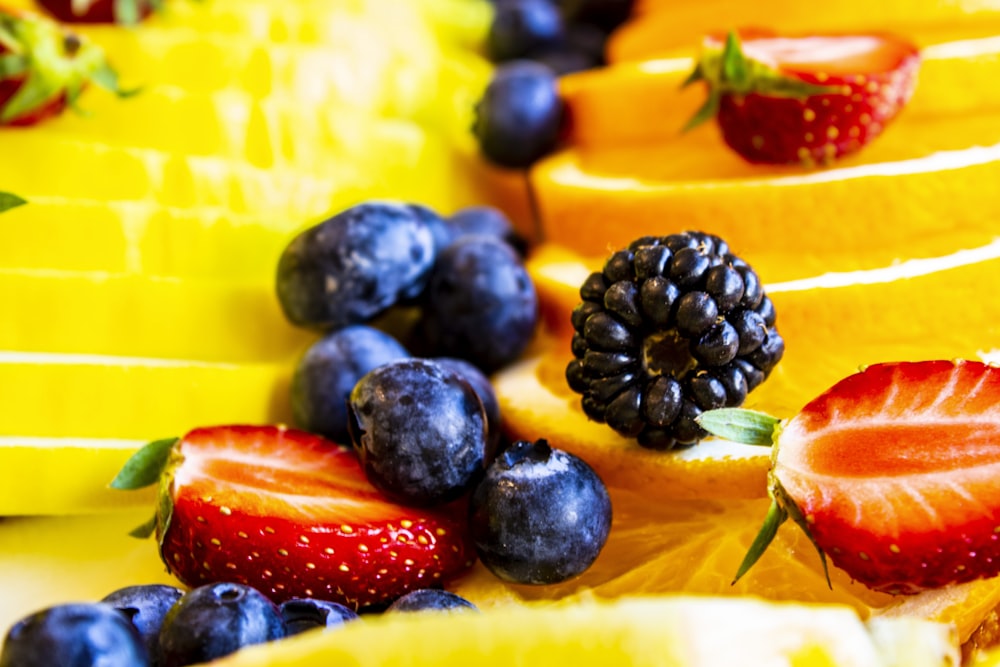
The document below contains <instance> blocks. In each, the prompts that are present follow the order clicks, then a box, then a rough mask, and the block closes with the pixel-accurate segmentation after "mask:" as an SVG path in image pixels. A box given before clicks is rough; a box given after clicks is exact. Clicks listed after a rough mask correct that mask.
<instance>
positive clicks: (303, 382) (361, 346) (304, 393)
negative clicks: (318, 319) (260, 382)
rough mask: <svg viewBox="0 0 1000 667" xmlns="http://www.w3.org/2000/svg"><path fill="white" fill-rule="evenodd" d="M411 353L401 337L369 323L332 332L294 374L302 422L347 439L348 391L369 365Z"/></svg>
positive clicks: (297, 410)
mask: <svg viewBox="0 0 1000 667" xmlns="http://www.w3.org/2000/svg"><path fill="white" fill-rule="evenodd" d="M408 356H409V354H408V353H407V351H406V348H404V347H403V346H402V345H400V344H399V343H398V342H397V341H396V339H395V338H393V337H392V336H390V335H389V334H387V333H384V332H382V331H380V330H378V329H374V328H372V327H369V326H366V325H364V324H355V325H351V326H348V327H344V328H343V329H339V330H337V331H333V332H331V333H328V334H327V335H326V336H324V337H323V338H321V339H319V340H318V341H316V342H315V343H313V345H312V346H311V347H310V348H309V349H308V350H306V353H305V354H304V355H303V356H302V359H300V360H299V363H298V365H297V366H296V368H295V374H294V375H293V376H292V391H291V395H292V413H293V415H294V417H295V422H296V424H297V425H298V426H299V427H300V428H303V429H305V430H307V431H311V432H313V433H318V434H320V435H323V436H326V437H327V438H330V439H331V440H333V441H334V442H339V443H342V444H348V443H350V436H349V434H348V432H347V397H348V396H350V394H351V389H353V388H354V385H355V384H357V382H358V380H360V379H361V377H362V376H363V375H364V374H365V373H367V372H368V371H370V370H372V369H374V368H376V367H378V366H381V365H382V364H385V363H388V362H390V361H395V360H396V359H403V358H405V357H408Z"/></svg>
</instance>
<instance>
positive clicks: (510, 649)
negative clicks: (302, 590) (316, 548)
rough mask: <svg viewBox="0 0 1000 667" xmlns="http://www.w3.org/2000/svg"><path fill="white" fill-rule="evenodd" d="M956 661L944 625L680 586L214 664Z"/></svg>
mask: <svg viewBox="0 0 1000 667" xmlns="http://www.w3.org/2000/svg"><path fill="white" fill-rule="evenodd" d="M387 637H391V638H392V639H391V641H387V640H386V638H387ZM957 661H958V654H957V652H956V650H955V648H954V646H953V645H952V644H951V642H950V641H949V635H948V629H947V628H946V627H945V626H941V625H935V624H927V623H919V622H914V621H903V622H886V621H881V622H878V623H874V624H865V623H863V622H861V621H860V620H859V619H858V618H857V617H856V616H855V615H854V614H852V613H851V612H850V610H847V609H844V608H840V607H833V606H829V607H821V606H805V605H776V604H767V603H764V602H760V601H757V600H749V599H748V600H718V599H712V598H685V597H678V598H666V599H661V598H633V599H628V600H622V601H620V602H616V603H613V604H606V603H599V602H590V603H586V604H580V605H575V606H573V607H558V606H557V607H543V608H537V609H536V608H530V609H510V610H504V611H494V612H489V613H486V614H475V613H466V614H435V613H425V614H400V615H397V616H384V617H382V618H378V619H372V620H370V621H368V620H366V621H365V622H363V623H357V624H354V625H348V626H345V627H344V628H343V629H342V630H338V631H337V632H335V633H333V632H331V633H328V634H322V633H315V634H311V635H305V636H302V637H300V638H298V639H292V640H288V641H285V642H283V643H278V644H271V645H262V646H258V647H253V648H248V649H246V650H244V651H242V652H240V653H237V654H235V655H233V656H231V657H230V658H227V659H224V660H222V661H220V662H219V665H220V667H223V666H227V667H252V666H256V665H261V666H263V665H269V666H271V667H278V666H280V665H303V664H320V663H328V664H352V665H427V664H436V665H460V664H476V665H495V666H497V667H500V666H504V667H505V666H507V665H548V664H573V665H580V666H584V665H586V666H591V665H593V666H595V667H596V666H604V665H630V666H633V667H698V666H700V665H705V666H708V665H737V664H738V665H747V666H748V667H758V666H761V667H762V666H764V665H779V664H780V665H786V664H787V665H801V666H803V667H806V666H816V667H820V666H828V665H853V666H856V667H876V666H887V665H898V666H900V667H901V666H902V665H908V666H910V667H922V666H923V665H927V666H930V665H956V664H957Z"/></svg>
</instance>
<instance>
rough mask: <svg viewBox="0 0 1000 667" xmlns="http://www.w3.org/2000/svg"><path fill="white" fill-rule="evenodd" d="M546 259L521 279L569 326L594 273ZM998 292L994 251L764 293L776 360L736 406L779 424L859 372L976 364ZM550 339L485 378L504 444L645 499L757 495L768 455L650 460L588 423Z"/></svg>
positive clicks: (737, 450) (714, 452) (990, 341)
mask: <svg viewBox="0 0 1000 667" xmlns="http://www.w3.org/2000/svg"><path fill="white" fill-rule="evenodd" d="M548 257H549V259H550V261H549V262H548V263H546V262H545V261H537V260H536V261H533V262H529V265H528V267H529V271H530V272H531V275H532V276H533V277H536V282H537V283H538V284H539V286H540V287H539V295H540V298H541V300H542V310H543V312H545V313H546V318H547V319H548V320H550V321H557V322H558V321H563V322H568V321H569V319H570V312H571V310H572V308H573V307H575V306H576V304H577V303H579V297H578V293H577V290H578V289H579V285H580V284H581V282H582V281H581V276H583V277H585V276H586V275H587V274H588V273H589V270H596V269H599V268H600V264H597V265H594V266H591V267H587V266H585V265H582V264H577V265H576V266H574V265H573V264H572V262H570V261H569V260H568V255H567V254H566V253H565V251H563V253H561V254H559V253H550V254H548ZM751 262H753V260H752V259H751ZM588 269H589V270H588ZM758 270H761V269H760V268H758ZM763 275H767V274H766V272H765V273H763ZM560 277H562V285H563V286H562V287H561V288H560V287H559V280H560ZM998 281H1000V241H994V242H993V243H991V244H990V245H987V246H982V247H980V248H976V249H973V250H966V251H959V252H956V253H954V254H951V255H947V256H943V257H938V258H932V259H919V260H918V259H915V260H910V261H907V262H903V263H900V264H895V265H892V266H888V267H884V268H882V269H874V270H870V271H857V272H850V273H842V274H837V273H830V274H824V275H821V276H818V277H815V278H811V279H805V280H801V281H794V282H786V283H767V284H766V289H767V293H768V295H769V296H770V297H771V299H772V301H773V302H774V305H775V309H776V311H777V314H778V318H777V327H778V330H779V332H780V333H781V335H782V336H783V338H784V339H785V345H786V349H785V355H784V358H783V359H782V361H781V362H780V363H779V364H778V367H777V368H776V369H775V370H774V372H773V373H772V374H771V376H770V378H768V380H766V381H765V382H764V383H763V384H762V385H761V386H760V387H758V388H757V389H756V390H754V392H753V393H751V394H750V396H749V397H748V398H747V401H746V407H748V408H753V409H757V410H761V411H764V412H767V413H770V414H772V415H774V416H777V417H780V418H787V417H791V416H793V415H794V414H796V413H797V412H798V411H799V409H800V408H801V407H802V406H803V405H805V403H807V402H808V401H809V400H811V399H812V398H814V397H815V396H817V395H819V394H820V393H821V392H822V391H824V390H826V389H827V388H829V387H830V386H832V385H833V384H834V383H835V382H837V381H838V380H840V379H842V378H844V377H846V376H848V375H850V374H851V373H853V372H855V371H857V369H858V368H859V367H861V366H864V365H867V364H873V363H878V362H884V361H897V360H908V361H917V360H923V359H952V358H970V359H975V358H982V357H985V356H986V355H987V354H988V353H990V352H991V351H994V350H996V349H997V348H998V347H1000V346H998V344H997V341H998V340H1000V322H998V321H997V319H996V317H995V315H994V313H993V311H992V302H990V301H984V300H983V299H981V298H980V296H979V295H980V294H981V292H982V289H983V286H984V285H992V284H997V282H998ZM956 323H961V324H960V325H959V326H956ZM557 333H558V335H557V336H556V337H554V339H552V340H550V341H543V342H542V343H541V344H540V345H539V346H538V351H537V356H536V357H535V358H533V359H531V358H529V359H528V360H526V361H523V362H520V363H518V364H516V365H514V366H512V367H510V368H508V369H505V370H503V371H501V372H499V373H498V374H496V375H495V376H494V378H493V381H494V386H495V387H496V391H497V396H498V399H499V402H500V406H501V412H502V414H503V416H504V425H505V429H506V430H507V431H508V432H509V433H510V435H511V436H512V437H514V438H518V439H527V440H535V439H537V438H546V439H548V440H549V441H550V442H551V443H552V444H553V446H555V447H559V448H562V449H566V450H568V451H572V452H574V453H575V454H577V455H578V456H580V457H581V458H583V459H584V460H586V461H587V462H588V463H590V465H591V466H593V467H594V469H595V470H597V472H598V474H600V475H601V477H602V478H603V479H604V480H605V482H606V483H608V484H611V485H612V486H618V487H621V488H627V489H632V490H635V491H638V492H641V493H643V494H644V495H645V496H646V497H647V498H649V499H656V500H662V501H664V502H670V501H672V500H673V499H674V498H697V497H703V498H740V497H758V496H763V495H764V493H765V491H766V483H765V475H766V470H767V465H768V452H767V451H766V450H764V451H760V450H759V449H757V448H754V447H748V446H735V445H731V444H725V445H723V444H722V443H716V442H714V441H712V440H709V441H707V442H705V443H703V444H702V445H698V446H695V447H693V448H691V449H689V450H684V451H682V452H680V453H679V454H672V453H670V454H664V453H660V452H650V451H646V450H644V449H642V448H641V447H639V446H638V445H637V444H636V443H634V442H632V441H629V440H626V439H625V438H622V437H620V436H618V435H617V434H616V433H615V432H614V431H612V430H611V429H610V428H609V427H607V426H605V425H602V424H596V423H593V422H591V421H590V420H589V419H588V418H587V417H586V415H585V414H584V412H583V410H582V408H581V407H580V404H579V398H580V397H579V396H578V395H577V394H574V393H573V392H572V391H571V390H570V389H569V387H568V385H567V382H566V379H565V369H566V364H567V363H568V362H569V360H570V359H571V358H572V356H571V353H570V345H569V335H570V331H569V329H568V327H565V326H563V327H562V328H561V329H559V330H558V331H557Z"/></svg>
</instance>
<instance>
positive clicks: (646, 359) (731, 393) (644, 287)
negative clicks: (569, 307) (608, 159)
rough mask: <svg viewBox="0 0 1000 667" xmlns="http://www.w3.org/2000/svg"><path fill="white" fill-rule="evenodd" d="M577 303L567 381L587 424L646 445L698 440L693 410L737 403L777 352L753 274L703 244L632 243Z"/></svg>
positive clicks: (682, 237)
mask: <svg viewBox="0 0 1000 667" xmlns="http://www.w3.org/2000/svg"><path fill="white" fill-rule="evenodd" d="M580 294H581V297H582V298H583V299H584V301H583V302H582V303H581V304H580V305H578V306H577V307H576V308H575V309H574V310H573V313H572V315H571V317H570V322H571V324H572V325H573V329H574V332H575V333H574V335H573V337H572V344H571V345H572V347H571V349H572V352H573V356H574V360H573V361H572V362H570V364H569V366H567V369H566V379H567V381H568V383H569V386H570V388H571V389H572V390H573V391H575V392H577V393H579V394H582V398H581V403H580V404H581V407H582V408H583V411H584V412H585V413H586V415H587V416H588V417H589V418H590V419H593V420H595V421H602V422H606V423H607V424H608V425H609V426H611V427H612V428H613V429H614V430H616V431H617V432H619V433H620V434H622V435H624V436H626V437H634V438H636V440H637V441H638V442H639V444H640V445H642V446H644V447H649V448H652V449H671V448H674V447H676V446H681V445H691V444H694V443H696V442H697V441H698V440H700V439H701V438H703V437H705V436H706V435H707V434H706V432H705V431H703V430H702V429H701V428H700V427H699V426H698V424H697V423H696V421H695V418H696V417H697V416H698V415H699V414H700V413H701V411H702V410H710V409H715V408H719V407H724V406H730V407H733V406H738V405H741V404H742V403H743V401H744V400H745V399H746V396H747V393H748V392H749V391H751V390H752V389H754V388H755V387H756V386H758V385H759V384H760V383H761V382H762V381H763V379H764V378H765V377H766V376H767V374H768V373H770V372H771V370H772V369H773V368H774V366H775V365H776V364H777V363H778V361H779V360H780V358H781V355H782V353H783V352H784V342H783V341H782V339H781V336H780V335H779V334H778V332H777V330H776V329H775V328H774V326H773V323H774V320H775V315H774V306H773V304H772V303H771V301H770V299H768V298H767V296H766V295H765V294H764V290H763V287H762V285H761V282H760V279H759V278H758V277H757V274H756V273H754V271H753V269H752V268H750V266H749V265H748V264H747V263H746V262H744V261H743V260H741V259H740V258H739V257H736V256H735V255H732V254H731V253H730V252H729V246H728V244H727V243H726V242H725V241H724V240H722V239H720V238H718V237H716V236H712V235H709V234H702V233H698V232H684V233H681V234H671V235H669V236H665V237H653V236H648V237H643V238H640V239H636V240H635V241H633V242H632V243H630V244H629V246H628V248H627V249H625V250H619V251H617V252H615V253H613V254H612V255H611V257H610V258H609V259H608V261H607V263H606V264H605V266H604V268H603V270H602V271H600V272H595V273H593V274H591V275H590V276H589V277H588V278H587V280H586V281H585V282H584V284H583V285H582V286H581V289H580ZM768 322H770V324H768Z"/></svg>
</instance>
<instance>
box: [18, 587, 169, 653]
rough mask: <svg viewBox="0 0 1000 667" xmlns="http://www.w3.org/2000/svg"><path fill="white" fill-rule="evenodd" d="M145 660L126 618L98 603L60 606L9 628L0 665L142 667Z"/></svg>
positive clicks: (26, 618) (134, 633)
mask: <svg viewBox="0 0 1000 667" xmlns="http://www.w3.org/2000/svg"><path fill="white" fill-rule="evenodd" d="M149 664H151V663H150V659H149V656H148V654H147V652H146V647H145V646H144V645H143V642H142V638H141V637H140V636H139V632H138V631H137V630H136V629H135V627H134V626H133V625H132V624H131V623H129V620H128V617H127V616H125V615H124V614H120V613H119V612H118V611H117V610H116V609H115V608H114V607H113V606H111V605H109V604H103V603H93V604H65V605H59V606H55V607H50V608H48V609H44V610H42V611H39V612H36V613H34V614H31V615H30V616H27V617H25V618H23V619H21V620H20V621H18V622H16V623H15V624H14V625H13V626H11V628H10V630H8V631H7V636H6V637H5V638H4V642H3V649H2V651H0V667H54V666H55V665H58V666H59V667H93V666H94V665H101V666H102V667H144V666H146V665H149Z"/></svg>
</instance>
